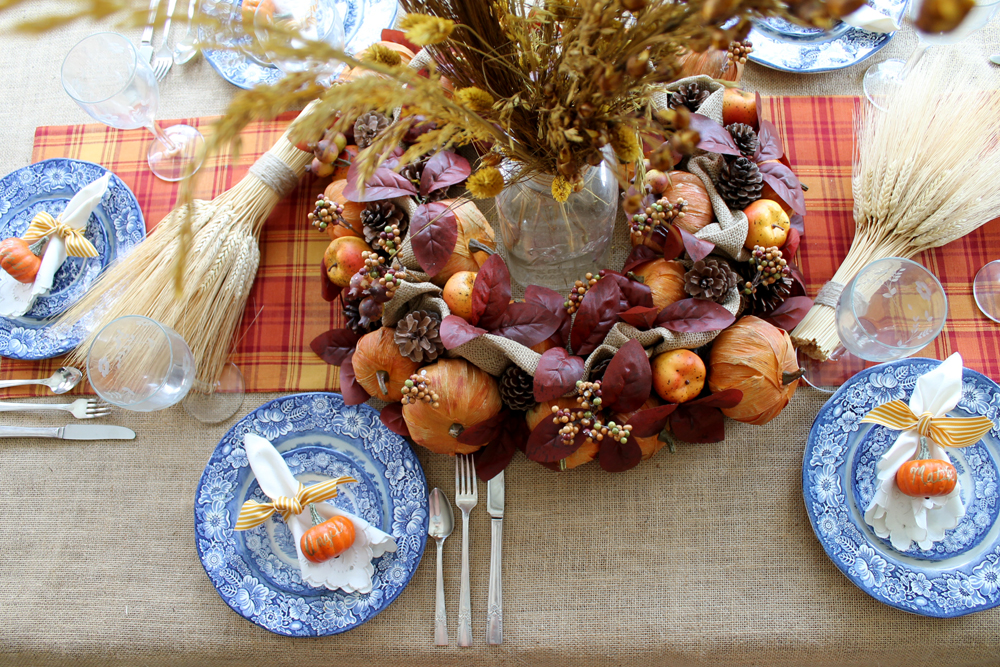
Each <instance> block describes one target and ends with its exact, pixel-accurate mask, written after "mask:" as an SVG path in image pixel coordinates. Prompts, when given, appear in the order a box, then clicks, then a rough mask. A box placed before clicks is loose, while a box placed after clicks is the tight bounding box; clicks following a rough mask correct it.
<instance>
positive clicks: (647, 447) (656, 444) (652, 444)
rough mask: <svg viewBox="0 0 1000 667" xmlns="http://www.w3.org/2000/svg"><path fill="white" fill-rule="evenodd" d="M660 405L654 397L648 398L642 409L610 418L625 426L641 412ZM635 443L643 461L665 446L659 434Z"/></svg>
mask: <svg viewBox="0 0 1000 667" xmlns="http://www.w3.org/2000/svg"><path fill="white" fill-rule="evenodd" d="M662 404H663V403H662V402H661V401H660V400H659V399H658V398H656V396H650V397H649V398H648V399H646V402H645V403H643V404H642V407H641V408H639V409H638V410H633V411H632V412H626V413H625V414H621V413H615V414H614V415H613V416H612V419H614V420H615V421H616V422H618V423H619V424H627V423H628V420H629V419H632V417H634V416H635V415H636V414H637V413H639V412H642V411H643V410H649V409H650V408H656V407H659V406H660V405H662ZM635 442H636V444H638V445H639V449H641V450H642V460H643V461H645V460H646V459H648V458H650V457H652V456H653V454H655V453H656V452H658V451H660V450H661V449H663V447H664V446H665V445H666V444H667V443H666V442H665V441H663V440H660V436H659V434H656V435H651V436H649V437H646V438H635Z"/></svg>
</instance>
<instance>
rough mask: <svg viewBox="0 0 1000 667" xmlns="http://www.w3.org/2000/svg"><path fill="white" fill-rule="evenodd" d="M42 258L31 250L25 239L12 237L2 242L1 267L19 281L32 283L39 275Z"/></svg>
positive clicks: (0, 248)
mask: <svg viewBox="0 0 1000 667" xmlns="http://www.w3.org/2000/svg"><path fill="white" fill-rule="evenodd" d="M41 265H42V260H41V259H39V258H38V256H36V255H35V253H33V252H31V249H30V248H29V247H28V242H27V241H25V240H24V239H19V238H16V237H15V238H10V239H6V240H5V241H2V242H0V268H3V270H4V271H6V272H7V273H9V274H10V275H11V277H12V278H14V280H16V281H18V282H19V283H31V282H34V281H35V276H36V275H38V267H40V266H41Z"/></svg>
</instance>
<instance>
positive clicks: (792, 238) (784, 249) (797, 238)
mask: <svg viewBox="0 0 1000 667" xmlns="http://www.w3.org/2000/svg"><path fill="white" fill-rule="evenodd" d="M801 242H802V236H801V235H800V234H799V230H797V229H795V228H794V227H792V228H791V229H789V230H788V238H787V239H785V245H783V246H781V256H782V257H784V258H785V261H787V262H790V261H792V259H793V258H794V257H795V253H796V252H797V251H798V249H799V244H800V243H801Z"/></svg>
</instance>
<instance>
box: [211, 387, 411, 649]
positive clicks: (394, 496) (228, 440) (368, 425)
mask: <svg viewBox="0 0 1000 667" xmlns="http://www.w3.org/2000/svg"><path fill="white" fill-rule="evenodd" d="M247 433H256V434H257V435H260V436H261V437H264V438H267V439H268V440H270V441H271V443H272V444H273V445H274V446H275V447H276V448H277V450H278V451H279V452H281V455H282V456H283V457H284V459H285V462H286V463H287V464H288V467H289V469H291V471H292V474H293V475H295V477H296V479H298V480H299V481H300V482H302V483H303V484H305V485H306V486H308V485H309V484H310V483H315V482H321V481H326V480H328V479H331V478H334V477H339V476H341V475H350V476H351V477H353V478H354V479H356V480H358V483H356V484H345V485H343V486H341V487H340V493H339V494H338V495H337V497H336V498H334V499H332V500H331V501H328V502H332V503H334V504H335V505H336V506H337V507H339V508H341V509H343V510H345V511H348V512H351V513H352V514H355V515H357V516H360V517H362V518H363V519H365V520H366V521H368V522H369V523H371V524H372V525H373V526H375V527H376V528H379V529H381V530H383V531H385V532H386V533H389V534H390V535H392V536H393V538H395V540H396V547H397V548H396V552H395V553H386V554H385V555H383V556H381V557H380V558H377V559H376V560H375V561H374V565H375V574H374V577H373V588H372V591H371V592H370V593H344V592H343V591H340V590H336V591H331V590H328V589H326V588H315V587H313V586H311V585H310V584H307V583H305V582H303V581H302V577H301V573H300V571H299V567H298V559H297V556H296V551H295V543H294V538H293V537H292V532H291V530H289V528H288V526H287V525H286V524H285V522H284V521H283V520H282V518H281V516H280V515H279V514H275V515H273V516H272V517H271V518H269V519H268V520H267V521H266V522H264V523H263V524H261V525H260V526H257V527H256V528H254V529H252V530H247V531H239V532H237V531H234V530H233V527H234V526H235V525H236V519H237V517H238V516H239V513H240V508H241V507H242V506H243V503H244V502H245V501H247V500H250V499H253V500H257V501H259V502H268V498H267V497H266V496H265V495H264V494H263V492H262V491H261V490H260V486H259V485H258V484H257V481H256V478H255V477H254V474H253V470H251V469H250V466H249V463H248V462H247V457H246V452H245V451H244V449H243V437H244V436H245V435H246V434H247ZM427 521H428V507H427V482H426V480H425V479H424V472H423V469H422V468H421V467H420V462H419V461H418V460H417V457H416V456H415V455H414V454H413V451H412V450H411V449H410V446H409V445H408V444H407V443H406V441H405V440H404V439H403V438H402V437H400V436H398V435H396V434H395V433H392V432H391V431H389V429H387V428H386V427H385V425H383V424H382V421H381V420H380V419H379V415H378V411H376V410H375V409H373V408H371V407H369V406H367V405H356V406H349V405H345V404H344V400H343V397H342V396H341V395H340V394H329V393H319V392H317V393H310V394H296V395H294V396H288V397H286V398H279V399H276V400H273V401H271V402H269V403H265V404H264V405H262V406H260V407H259V408H257V409H256V410H254V411H253V412H251V413H250V414H248V415H247V416H246V417H244V418H243V419H241V420H240V421H238V422H237V423H236V424H235V425H234V426H233V427H232V428H231V429H229V432H228V433H226V435H225V436H224V437H223V438H222V441H221V442H219V444H218V446H217V447H216V448H215V451H214V452H213V453H212V457H211V458H210V459H209V461H208V465H207V466H206V467H205V472H204V473H203V474H202V476H201V481H200V482H199V483H198V490H197V492H196V495H195V502H194V531H195V543H196V547H197V549H198V556H199V558H201V563H202V565H203V566H204V567H205V572H206V573H207V574H208V578H209V579H210V580H211V581H212V585H213V586H215V589H216V590H217V591H218V592H219V595H220V596H222V599H223V600H224V601H225V603H226V604H228V605H229V606H230V607H231V608H232V609H233V611H235V612H236V613H237V614H239V615H240V616H242V617H243V618H245V619H247V620H249V621H251V622H253V623H256V624H257V625H259V626H261V627H262V628H264V629H266V630H270V631H271V632H274V633H276V634H279V635H287V636H289V637H316V636H323V635H335V634H338V633H341V632H345V631H347V630H350V629H351V628H354V627H356V626H358V625H361V624H362V623H364V622H365V621H367V620H369V619H371V618H372V617H373V616H375V615H376V614H378V613H379V612H380V611H382V610H383V609H385V608H386V607H387V606H389V604H390V603H391V602H392V601H393V600H395V599H396V597H397V596H398V595H399V594H400V593H401V592H402V591H403V589H404V588H406V585H407V584H408V583H409V581H410V577H412V576H413V573H414V572H415V571H416V569H417V566H418V565H419V564H420V558H421V557H422V556H423V553H424V547H425V546H426V544H427Z"/></svg>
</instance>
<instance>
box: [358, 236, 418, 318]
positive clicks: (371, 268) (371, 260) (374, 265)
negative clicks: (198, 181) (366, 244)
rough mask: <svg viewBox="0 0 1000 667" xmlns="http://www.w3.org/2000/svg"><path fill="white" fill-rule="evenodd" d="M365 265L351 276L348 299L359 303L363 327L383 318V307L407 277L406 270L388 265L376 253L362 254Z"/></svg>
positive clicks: (383, 258)
mask: <svg viewBox="0 0 1000 667" xmlns="http://www.w3.org/2000/svg"><path fill="white" fill-rule="evenodd" d="M361 256H362V257H363V258H364V260H365V265H364V266H363V267H362V268H360V269H358V272H357V273H355V274H354V275H353V276H351V284H350V286H349V287H348V289H347V298H348V299H350V300H351V301H354V302H357V303H358V312H359V314H360V316H361V318H360V323H361V325H366V324H368V323H369V322H372V321H374V320H377V319H381V317H382V305H383V304H385V303H387V302H388V301H390V300H391V299H392V297H393V296H395V295H396V288H397V287H398V286H399V283H400V281H401V280H403V279H404V278H405V277H406V269H403V268H399V269H396V268H394V267H391V266H389V265H388V264H386V260H385V257H379V256H378V255H377V254H375V253H374V252H370V251H367V250H366V251H365V252H363V253H361Z"/></svg>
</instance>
